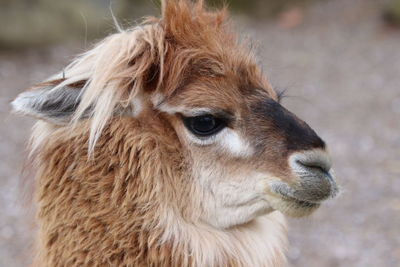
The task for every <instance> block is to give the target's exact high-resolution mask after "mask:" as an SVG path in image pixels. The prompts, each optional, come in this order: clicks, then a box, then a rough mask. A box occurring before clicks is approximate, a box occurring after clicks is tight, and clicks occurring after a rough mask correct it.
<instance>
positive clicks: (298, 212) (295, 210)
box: [266, 195, 320, 218]
mask: <svg viewBox="0 0 400 267" xmlns="http://www.w3.org/2000/svg"><path fill="white" fill-rule="evenodd" d="M266 199H267V200H268V202H269V203H270V205H271V207H272V208H273V209H275V210H278V211H280V212H281V213H283V214H284V215H286V216H289V217H295V218H299V217H305V216H309V215H311V214H312V213H313V212H314V211H316V210H317V209H318V208H319V206H320V203H314V202H309V201H304V200H298V199H295V198H289V197H285V198H283V197H278V196H272V195H268V196H266Z"/></svg>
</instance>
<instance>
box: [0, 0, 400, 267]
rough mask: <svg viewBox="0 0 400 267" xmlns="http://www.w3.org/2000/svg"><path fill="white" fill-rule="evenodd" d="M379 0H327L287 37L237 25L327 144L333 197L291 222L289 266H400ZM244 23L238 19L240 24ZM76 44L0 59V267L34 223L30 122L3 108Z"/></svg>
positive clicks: (393, 102) (388, 46) (392, 78)
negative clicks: (24, 174) (26, 185)
mask: <svg viewBox="0 0 400 267" xmlns="http://www.w3.org/2000/svg"><path fill="white" fill-rule="evenodd" d="M382 3H383V1H378V0H331V1H325V2H322V3H320V4H318V5H314V6H312V7H311V8H309V9H308V10H305V11H304V12H305V13H304V16H303V17H304V20H303V22H302V23H301V24H300V25H298V26H297V27H295V28H291V29H284V28H282V26H280V25H281V24H279V23H278V22H277V23H275V22H270V23H268V24H265V23H261V22H254V21H248V20H243V21H242V23H238V24H240V25H241V26H240V29H241V30H242V31H243V32H244V33H247V34H249V35H250V36H251V37H252V38H253V39H256V40H258V43H259V49H258V50H259V55H260V57H261V59H262V64H263V65H264V69H265V71H266V73H267V75H268V76H269V77H270V79H271V82H272V83H273V84H274V85H275V86H276V87H277V88H278V89H288V90H287V94H288V95H289V97H288V98H286V99H285V100H284V102H283V103H284V105H285V106H287V107H288V108H289V109H291V110H292V111H294V112H295V113H296V114H298V115H299V116H300V117H301V118H303V119H304V120H306V121H307V122H308V123H309V124H310V125H311V126H312V127H313V128H314V129H315V130H316V131H317V132H318V133H319V134H320V135H321V136H322V137H323V138H324V139H325V141H326V142H327V143H328V145H329V148H330V150H331V153H332V157H333V159H334V168H335V171H336V175H337V177H338V181H339V183H340V184H341V186H342V187H343V190H342V194H341V196H339V198H337V199H335V200H331V201H329V202H328V203H326V204H325V205H323V206H322V207H321V208H320V209H319V210H318V211H317V212H316V213H315V214H314V215H312V216H311V217H309V218H305V219H296V220H292V219H291V220H290V241H291V247H290V251H289V261H290V265H291V266H304V267H313V266H315V267H321V266H360V267H361V266H362V267H364V266H385V267H386V266H397V267H398V266H400V31H395V30H393V29H389V28H386V27H385V26H384V25H382V24H381V20H380V15H381V14H380V7H381V4H382ZM239 21H240V20H239ZM77 52H81V50H78V49H77V48H76V46H63V47H52V48H48V49H43V50H41V51H25V52H20V53H16V52H14V53H4V52H3V53H0V80H1V91H0V121H1V123H2V124H1V125H2V127H1V128H0V157H1V160H0V214H1V217H0V266H7V267H18V266H26V263H27V259H29V251H30V245H31V240H32V229H33V226H34V225H33V224H32V223H31V222H30V221H29V219H28V218H29V216H28V215H27V210H26V209H24V208H22V206H21V204H20V202H21V201H18V200H19V199H20V198H21V197H20V196H21V194H20V190H19V187H20V185H19V180H20V178H19V177H20V171H21V169H22V163H23V159H24V157H25V154H26V153H25V152H24V146H25V143H26V142H27V138H28V134H29V129H30V127H31V125H32V123H33V121H32V120H31V119H26V118H19V117H16V116H13V115H9V104H8V103H9V101H11V100H12V98H13V97H15V96H16V95H17V94H18V93H19V92H21V91H23V90H24V89H26V88H27V87H28V86H29V85H31V84H33V83H35V82H38V81H41V80H42V79H44V78H46V77H47V76H49V75H51V74H53V73H55V72H56V71H59V70H61V69H62V67H63V66H65V64H66V63H67V62H68V61H70V60H71V58H72V57H71V56H72V55H74V54H76V53H77Z"/></svg>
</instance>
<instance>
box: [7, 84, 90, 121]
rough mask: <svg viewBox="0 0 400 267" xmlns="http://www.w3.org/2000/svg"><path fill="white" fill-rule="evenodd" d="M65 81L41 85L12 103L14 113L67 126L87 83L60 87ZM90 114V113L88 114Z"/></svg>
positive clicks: (22, 94)
mask: <svg viewBox="0 0 400 267" xmlns="http://www.w3.org/2000/svg"><path fill="white" fill-rule="evenodd" d="M62 82H63V79H59V80H53V81H49V82H45V83H41V84H39V85H37V86H35V87H34V88H32V89H31V90H28V91H26V92H23V93H21V94H20V95H18V97H17V98H16V99H15V100H14V101H13V102H12V103H11V105H12V107H13V111H14V112H16V113H19V114H23V115H27V116H32V117H35V118H37V119H42V120H45V121H48V122H51V123H54V124H57V125H65V124H67V123H69V122H70V121H71V118H72V116H73V114H74V112H75V110H76V109H77V107H78V105H79V103H80V99H81V93H82V87H83V86H84V85H85V81H82V82H77V83H74V84H69V85H66V86H58V85H59V84H60V83H62ZM87 113H89V112H87Z"/></svg>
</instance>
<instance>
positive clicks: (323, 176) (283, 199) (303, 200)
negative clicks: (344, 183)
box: [268, 149, 338, 216]
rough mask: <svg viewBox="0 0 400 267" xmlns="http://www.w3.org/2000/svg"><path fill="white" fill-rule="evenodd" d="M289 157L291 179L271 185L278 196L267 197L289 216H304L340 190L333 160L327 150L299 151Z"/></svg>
mask: <svg viewBox="0 0 400 267" xmlns="http://www.w3.org/2000/svg"><path fill="white" fill-rule="evenodd" d="M288 161H289V168H290V169H291V172H292V178H293V179H292V182H290V183H289V182H283V181H279V182H275V183H273V184H272V186H271V191H272V192H273V193H274V195H275V196H274V197H269V199H268V200H269V201H270V202H271V203H272V205H273V206H274V207H275V208H276V209H279V210H281V211H282V212H284V213H285V214H287V215H290V216H304V215H308V214H310V213H311V212H312V211H314V210H315V209H316V208H318V207H319V205H320V203H321V202H322V201H323V200H326V199H328V198H332V197H334V196H335V195H336V194H337V192H338V187H337V185H336V182H335V179H334V175H333V171H332V169H331V166H332V163H331V160H330V157H329V155H328V153H327V152H326V151H325V150H323V149H313V150H307V151H302V152H296V153H293V154H292V155H291V156H290V157H289V159H288Z"/></svg>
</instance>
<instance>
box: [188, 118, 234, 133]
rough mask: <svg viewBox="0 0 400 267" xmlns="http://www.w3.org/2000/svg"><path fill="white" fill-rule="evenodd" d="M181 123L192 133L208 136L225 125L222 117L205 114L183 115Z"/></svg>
mask: <svg viewBox="0 0 400 267" xmlns="http://www.w3.org/2000/svg"><path fill="white" fill-rule="evenodd" d="M183 124H184V125H185V126H186V128H187V129H188V130H189V131H191V132H192V133H193V134H195V135H197V136H201V137H206V136H210V135H213V134H216V133H218V132H219V131H221V130H222V129H223V128H225V127H226V122H225V121H224V120H223V119H220V118H217V117H214V116H213V115H210V114H206V115H201V116H195V117H183Z"/></svg>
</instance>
